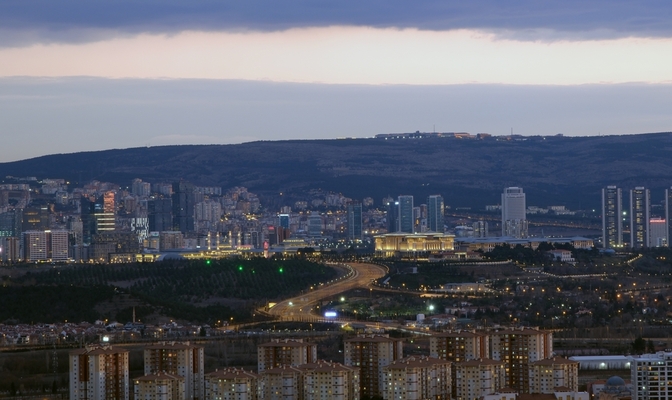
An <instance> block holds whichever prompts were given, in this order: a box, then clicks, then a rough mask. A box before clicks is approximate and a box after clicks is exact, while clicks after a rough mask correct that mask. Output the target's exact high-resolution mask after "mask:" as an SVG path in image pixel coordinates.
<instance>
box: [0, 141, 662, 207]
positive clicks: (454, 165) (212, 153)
mask: <svg viewBox="0 0 672 400" xmlns="http://www.w3.org/2000/svg"><path fill="white" fill-rule="evenodd" d="M7 175H14V176H37V177H38V178H46V177H50V178H59V177H61V178H66V179H68V180H70V181H72V182H87V181H90V180H92V179H97V180H102V181H112V182H117V183H120V184H122V185H127V184H130V182H131V180H132V179H133V178H142V179H143V180H147V181H150V182H151V181H172V180H174V179H176V178H184V179H187V180H190V181H192V182H194V183H196V184H200V185H217V186H222V187H225V188H226V187H232V186H237V185H240V186H246V187H248V188H249V189H250V190H251V191H252V192H256V193H259V194H261V195H264V196H266V199H267V200H266V201H272V202H274V203H273V204H272V205H273V206H275V205H278V204H279V203H281V202H283V201H284V202H286V203H288V204H289V203H290V202H292V201H294V200H296V199H299V198H301V197H302V196H304V195H305V193H307V191H308V190H310V189H318V188H321V189H323V190H331V191H336V192H342V193H343V194H344V195H346V196H349V197H353V198H362V197H364V196H373V197H374V199H375V201H376V203H380V200H381V198H382V197H383V196H385V195H388V194H390V195H393V196H396V195H398V194H413V195H415V196H417V197H418V198H422V197H424V196H426V195H429V194H432V193H439V194H442V195H443V196H444V197H445V198H446V203H447V204H449V205H452V206H466V205H475V206H482V205H484V204H496V203H499V194H500V193H501V190H502V188H504V187H506V186H522V187H523V188H524V189H525V192H526V193H527V194H528V204H531V205H540V206H543V205H552V204H567V205H569V206H571V207H573V208H578V207H584V208H587V207H596V206H598V205H599V201H600V193H599V191H600V188H601V187H603V186H605V185H609V184H616V185H619V186H621V187H623V188H626V189H627V188H631V187H634V186H640V185H641V186H646V187H649V188H651V189H652V197H653V201H654V202H657V201H659V200H661V199H662V189H663V188H665V187H670V186H672V133H655V134H640V135H624V136H600V137H580V138H573V137H545V138H543V137H529V138H526V140H518V141H503V140H495V139H489V140H475V139H462V140H460V139H454V138H452V139H448V138H431V139H394V140H382V139H352V140H302V141H272V142H252V143H244V144H239V145H210V146H165V147H151V148H133V149H125V150H108V151H99V152H85V153H75V154H57V155H50V156H44V157H38V158H34V159H29V160H23V161H16V162H11V163H2V164H0V176H3V177H4V176H7ZM280 192H282V193H283V197H282V199H284V200H272V199H271V196H273V195H277V194H279V193H280Z"/></svg>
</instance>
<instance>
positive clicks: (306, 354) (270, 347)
mask: <svg viewBox="0 0 672 400" xmlns="http://www.w3.org/2000/svg"><path fill="white" fill-rule="evenodd" d="M315 361H317V345H316V344H314V343H308V342H304V341H303V339H272V340H271V341H270V342H268V343H264V344H260V345H259V346H257V371H258V372H259V373H261V372H263V371H264V370H266V369H269V368H275V367H279V366H281V365H290V366H297V365H301V364H308V363H312V362H315Z"/></svg>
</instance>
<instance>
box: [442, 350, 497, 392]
mask: <svg viewBox="0 0 672 400" xmlns="http://www.w3.org/2000/svg"><path fill="white" fill-rule="evenodd" d="M452 367H453V368H455V381H454V382H453V385H454V386H455V387H456V396H455V397H454V399H455V400H475V399H479V398H480V397H481V396H485V395H487V394H490V393H495V392H497V391H498V390H500V389H501V388H503V387H505V386H506V385H505V383H506V366H505V365H504V363H503V362H501V361H495V360H490V359H487V358H479V359H477V360H470V361H464V362H461V363H455V364H453V366H452Z"/></svg>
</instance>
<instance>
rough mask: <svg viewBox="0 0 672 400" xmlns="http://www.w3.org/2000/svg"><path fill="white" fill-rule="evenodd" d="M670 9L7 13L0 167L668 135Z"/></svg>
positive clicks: (173, 8) (10, 8) (2, 21)
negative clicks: (329, 141) (443, 139)
mask: <svg viewBox="0 0 672 400" xmlns="http://www.w3.org/2000/svg"><path fill="white" fill-rule="evenodd" d="M670 13H671V10H670V6H669V5H668V4H666V3H662V2H651V3H645V4H636V5H635V4H631V3H630V2H624V1H623V2H620V1H619V2H605V1H589V2H551V3H544V4H543V5H541V4H538V3H536V2H528V1H520V2H515V3H507V4H506V5H503V4H500V3H499V2H494V1H478V2H470V3H469V4H464V3H460V2H434V1H424V2H414V3H413V4H410V3H409V4H405V3H402V2H394V3H389V2H385V3H380V2H345V3H344V2H321V3H319V5H317V4H311V3H308V4H306V3H303V2H298V1H296V2H295V1H289V2H283V4H282V7H279V6H278V5H277V4H276V3H272V2H263V1H262V2H252V3H247V2H246V3H245V4H236V3H221V4H220V3H218V4H213V3H210V2H190V3H188V4H186V3H183V2H179V1H173V2H162V3H160V4H159V3H149V4H143V5H137V4H135V3H132V2H128V3H117V2H97V3H95V4H89V3H86V2H79V1H74V2H68V3H66V4H56V3H51V2H47V1H32V2H9V3H7V2H6V3H4V4H3V5H2V15H0V33H1V34H0V105H1V107H0V117H1V119H2V121H3V123H2V126H0V130H1V131H2V135H3V138H4V139H5V140H6V142H5V146H3V147H2V150H0V161H13V160H19V159H23V158H29V157H34V156H39V155H45V154H50V153H61V152H76V151H84V150H102V149H108V148H127V147H137V146H147V145H151V146H155V145H163V144H195V143H198V144H210V143H219V144H222V143H241V142H245V141H253V140H278V139H296V138H300V139H323V138H336V137H343V136H348V137H371V136H373V135H375V134H378V133H387V132H415V131H416V130H419V131H426V132H431V131H439V132H461V131H465V132H471V133H479V132H486V133H491V134H508V133H510V132H511V130H513V131H514V132H515V133H518V134H523V135H536V134H542V135H551V134H556V133H563V134H565V135H569V136H576V135H601V134H632V133H645V132H661V131H669V130H670V125H671V122H672V120H671V117H670V115H669V113H668V112H667V108H666V107H665V100H666V99H668V98H669V97H670V94H671V93H672V83H671V82H672V76H671V74H672V73H671V72H670V71H672V55H671V54H672V51H670V49H671V48H672V39H671V36H672V31H671V30H670V28H669V26H668V25H669V24H667V23H666V21H668V20H669V15H670ZM344 116H345V118H344ZM25 142H30V143H31V146H25V145H22V144H23V143H25Z"/></svg>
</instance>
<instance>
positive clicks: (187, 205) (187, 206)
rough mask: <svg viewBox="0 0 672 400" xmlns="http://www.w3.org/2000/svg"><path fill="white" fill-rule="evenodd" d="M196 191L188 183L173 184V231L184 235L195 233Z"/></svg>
mask: <svg viewBox="0 0 672 400" xmlns="http://www.w3.org/2000/svg"><path fill="white" fill-rule="evenodd" d="M195 189H196V188H195V187H194V185H193V184H191V183H189V182H186V181H179V182H174V183H173V196H172V198H173V229H175V230H177V231H180V232H182V233H186V232H193V231H194V205H195V204H196V197H195V195H194V191H195Z"/></svg>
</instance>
